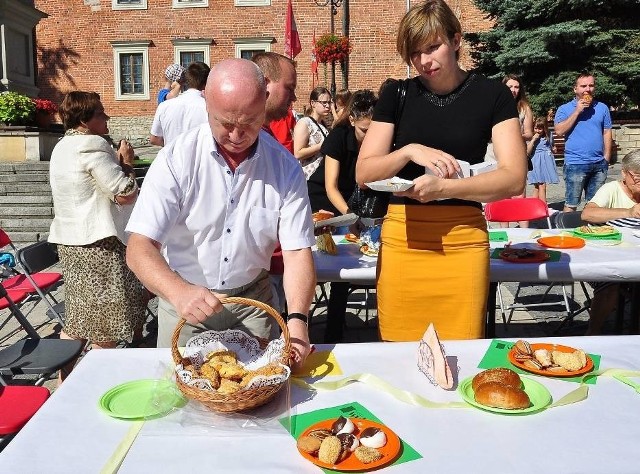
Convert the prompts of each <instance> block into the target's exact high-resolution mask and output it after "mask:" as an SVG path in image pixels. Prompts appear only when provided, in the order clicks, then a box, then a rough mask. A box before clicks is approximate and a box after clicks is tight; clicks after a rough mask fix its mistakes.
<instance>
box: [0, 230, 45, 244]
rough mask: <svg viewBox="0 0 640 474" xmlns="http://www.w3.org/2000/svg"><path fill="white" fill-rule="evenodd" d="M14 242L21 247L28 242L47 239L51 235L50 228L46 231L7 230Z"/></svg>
mask: <svg viewBox="0 0 640 474" xmlns="http://www.w3.org/2000/svg"><path fill="white" fill-rule="evenodd" d="M7 234H9V237H11V241H12V242H13V244H14V245H15V246H16V247H18V248H20V247H24V246H25V245H28V244H33V243H35V242H39V241H40V240H47V238H48V237H49V229H47V230H46V231H40V232H38V231H35V232H7Z"/></svg>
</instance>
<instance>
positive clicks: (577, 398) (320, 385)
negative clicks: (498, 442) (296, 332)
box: [292, 369, 640, 408]
mask: <svg viewBox="0 0 640 474" xmlns="http://www.w3.org/2000/svg"><path fill="white" fill-rule="evenodd" d="M590 377H614V378H615V379H616V380H619V381H620V382H623V383H626V384H627V385H632V386H634V388H635V385H634V384H633V382H631V383H629V382H630V381H626V380H623V379H624V378H625V377H640V371H633V370H626V369H605V370H599V371H596V372H592V373H589V374H585V375H584V376H583V377H582V381H581V382H580V386H579V387H578V388H576V389H575V390H572V391H571V392H569V393H567V394H566V395H565V396H563V397H562V398H560V399H559V400H558V401H556V402H554V403H552V404H551V405H549V406H548V407H546V408H554V407H561V406H564V405H570V404H572V403H577V402H581V401H583V400H586V399H587V397H588V396H589V387H588V386H587V385H586V384H585V381H586V380H587V379H589V378H590ZM292 382H293V383H294V384H296V385H299V386H300V387H302V388H305V389H311V390H338V389H340V388H343V387H346V386H347V385H349V384H351V383H353V382H362V383H366V384H367V385H370V386H371V387H373V388H376V389H378V390H380V391H382V392H386V393H388V394H389V395H391V396H393V397H394V398H396V399H398V400H400V401H401V402H404V403H408V404H410V405H416V406H421V407H425V408H471V405H469V404H467V403H465V402H432V401H431V400H428V399H427V398H424V397H423V396H421V395H418V394H415V393H412V392H409V391H406V390H400V389H399V388H396V387H394V386H393V385H391V384H390V383H388V382H386V381H384V380H383V379H381V378H380V377H378V376H377V375H373V374H354V375H350V376H348V377H344V378H342V379H340V380H334V381H331V382H315V383H308V382H306V381H304V380H302V379H292ZM638 385H639V386H640V384H638ZM636 390H639V393H640V389H638V388H637V389H636Z"/></svg>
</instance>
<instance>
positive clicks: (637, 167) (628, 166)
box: [621, 150, 640, 173]
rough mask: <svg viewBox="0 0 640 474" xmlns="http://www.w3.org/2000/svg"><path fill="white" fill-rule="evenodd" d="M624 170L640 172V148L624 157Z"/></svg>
mask: <svg viewBox="0 0 640 474" xmlns="http://www.w3.org/2000/svg"><path fill="white" fill-rule="evenodd" d="M621 164H622V170H623V171H631V172H632V173H640V150H633V151H631V152H629V153H627V154H626V155H624V158H622V161H621Z"/></svg>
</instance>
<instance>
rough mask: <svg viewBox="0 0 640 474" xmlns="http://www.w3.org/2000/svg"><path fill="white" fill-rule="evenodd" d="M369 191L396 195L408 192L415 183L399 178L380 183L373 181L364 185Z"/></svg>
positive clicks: (384, 180)
mask: <svg viewBox="0 0 640 474" xmlns="http://www.w3.org/2000/svg"><path fill="white" fill-rule="evenodd" d="M364 184H366V185H367V187H368V188H369V189H373V190H374V191H387V192H389V193H396V192H399V191H406V190H407V189H409V188H411V187H412V186H413V181H408V180H406V179H402V178H398V177H397V176H394V177H393V178H388V179H381V180H380V181H373V182H371V183H364Z"/></svg>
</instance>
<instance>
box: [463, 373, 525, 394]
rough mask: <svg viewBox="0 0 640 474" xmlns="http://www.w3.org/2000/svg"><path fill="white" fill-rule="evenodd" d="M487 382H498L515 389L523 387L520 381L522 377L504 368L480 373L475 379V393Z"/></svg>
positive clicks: (473, 384) (473, 385)
mask: <svg viewBox="0 0 640 474" xmlns="http://www.w3.org/2000/svg"><path fill="white" fill-rule="evenodd" d="M487 382H498V383H501V384H504V385H507V386H509V387H513V388H520V387H522V380H520V376H519V375H518V374H516V373H515V372H514V371H513V370H511V369H506V368H503V367H497V368H495V369H488V370H484V371H482V372H480V373H479V374H477V375H476V376H475V377H473V380H472V381H471V387H472V388H473V391H474V392H475V391H476V390H477V389H478V387H479V386H480V385H482V384H485V383H487Z"/></svg>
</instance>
